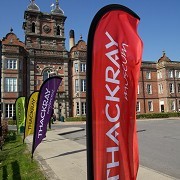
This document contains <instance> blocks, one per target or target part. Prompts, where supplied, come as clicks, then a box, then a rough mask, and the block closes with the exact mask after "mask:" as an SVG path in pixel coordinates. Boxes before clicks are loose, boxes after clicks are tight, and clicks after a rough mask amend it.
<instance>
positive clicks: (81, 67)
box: [74, 63, 86, 72]
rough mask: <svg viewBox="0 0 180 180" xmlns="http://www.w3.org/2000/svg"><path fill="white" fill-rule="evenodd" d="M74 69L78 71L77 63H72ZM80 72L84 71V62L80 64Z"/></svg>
mask: <svg viewBox="0 0 180 180" xmlns="http://www.w3.org/2000/svg"><path fill="white" fill-rule="evenodd" d="M74 71H75V72H79V64H78V63H75V64H74ZM80 72H86V63H81V64H80Z"/></svg>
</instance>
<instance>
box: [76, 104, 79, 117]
mask: <svg viewBox="0 0 180 180" xmlns="http://www.w3.org/2000/svg"><path fill="white" fill-rule="evenodd" d="M76 115H79V102H77V103H76Z"/></svg>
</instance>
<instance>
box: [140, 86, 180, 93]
mask: <svg viewBox="0 0 180 180" xmlns="http://www.w3.org/2000/svg"><path fill="white" fill-rule="evenodd" d="M152 89H153V88H152V84H146V91H147V94H153V91H152ZM174 92H175V87H174V83H169V93H174ZM177 92H178V93H180V83H178V84H177ZM137 93H138V94H139V85H138V91H137ZM158 93H159V94H163V84H162V83H160V84H158Z"/></svg>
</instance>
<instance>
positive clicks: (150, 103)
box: [136, 100, 180, 112]
mask: <svg viewBox="0 0 180 180" xmlns="http://www.w3.org/2000/svg"><path fill="white" fill-rule="evenodd" d="M147 103H148V111H149V112H153V111H154V109H153V100H149V101H148V102H147ZM178 107H180V100H179V101H178ZM169 109H170V110H171V111H175V110H176V101H175V100H170V103H169ZM136 111H137V112H141V102H140V101H137V104H136Z"/></svg>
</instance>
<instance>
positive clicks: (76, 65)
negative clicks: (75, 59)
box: [74, 63, 79, 72]
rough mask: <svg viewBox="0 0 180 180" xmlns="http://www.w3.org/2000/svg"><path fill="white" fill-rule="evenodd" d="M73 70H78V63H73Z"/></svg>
mask: <svg viewBox="0 0 180 180" xmlns="http://www.w3.org/2000/svg"><path fill="white" fill-rule="evenodd" d="M74 70H75V72H78V71H79V66H78V63H75V64H74Z"/></svg>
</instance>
